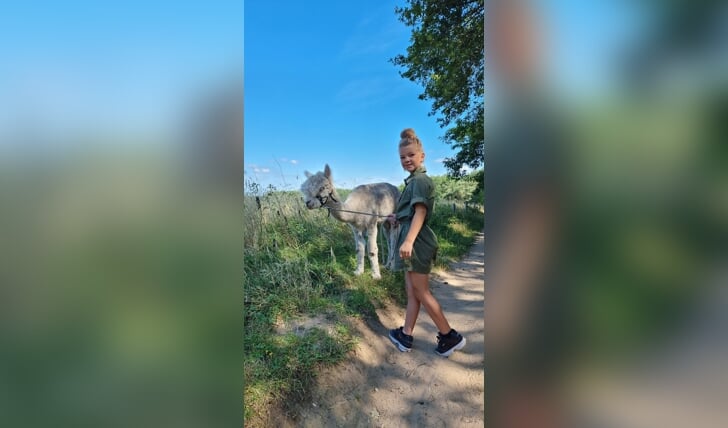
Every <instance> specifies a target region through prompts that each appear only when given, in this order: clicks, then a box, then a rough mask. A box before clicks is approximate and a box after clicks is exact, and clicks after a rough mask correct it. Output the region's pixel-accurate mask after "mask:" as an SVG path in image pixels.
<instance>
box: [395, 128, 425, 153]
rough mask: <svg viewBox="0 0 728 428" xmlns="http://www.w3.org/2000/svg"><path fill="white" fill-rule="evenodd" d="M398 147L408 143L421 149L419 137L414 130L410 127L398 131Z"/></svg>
mask: <svg viewBox="0 0 728 428" xmlns="http://www.w3.org/2000/svg"><path fill="white" fill-rule="evenodd" d="M399 138H400V140H399V147H404V146H409V145H410V144H414V145H415V146H416V147H417V148H418V149H420V150H422V149H423V148H422V141H420V138H419V137H418V136H417V134H415V130H414V129H412V128H407V129H405V130H403V131H402V132H400V133H399Z"/></svg>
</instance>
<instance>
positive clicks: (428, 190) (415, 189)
mask: <svg viewBox="0 0 728 428" xmlns="http://www.w3.org/2000/svg"><path fill="white" fill-rule="evenodd" d="M410 186H412V199H410V207H412V208H413V207H414V206H415V204H425V206H426V207H427V209H428V210H429V209H430V202H431V201H432V198H433V196H434V190H435V189H434V185H433V183H432V180H430V179H429V178H428V177H426V176H421V177H415V179H414V180H412V182H411V183H410Z"/></svg>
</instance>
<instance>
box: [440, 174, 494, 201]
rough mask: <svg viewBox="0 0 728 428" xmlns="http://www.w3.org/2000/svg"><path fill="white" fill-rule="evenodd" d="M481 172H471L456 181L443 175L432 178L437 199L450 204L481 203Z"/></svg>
mask: <svg viewBox="0 0 728 428" xmlns="http://www.w3.org/2000/svg"><path fill="white" fill-rule="evenodd" d="M482 173H483V170H482V169H481V170H479V171H475V172H472V173H470V174H468V175H465V176H462V177H459V178H457V179H455V178H452V177H448V176H445V175H437V176H433V177H432V181H433V183H434V184H435V188H436V189H437V199H439V200H444V201H450V202H478V203H483V198H482V195H483V190H482V189H483V181H482V180H483V174H482Z"/></svg>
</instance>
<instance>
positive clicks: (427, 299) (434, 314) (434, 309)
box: [405, 272, 450, 334]
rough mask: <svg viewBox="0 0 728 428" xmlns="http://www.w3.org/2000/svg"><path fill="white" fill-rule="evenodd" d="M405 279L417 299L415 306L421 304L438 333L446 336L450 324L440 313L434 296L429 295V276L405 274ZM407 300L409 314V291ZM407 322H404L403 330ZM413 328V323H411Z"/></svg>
mask: <svg viewBox="0 0 728 428" xmlns="http://www.w3.org/2000/svg"><path fill="white" fill-rule="evenodd" d="M405 278H407V279H409V284H410V286H411V288H412V292H413V294H414V296H415V297H416V298H417V302H418V304H417V306H418V309H419V305H420V304H422V305H423V306H424V307H425V310H427V314H428V315H429V316H430V318H432V322H434V323H435V326H437V329H438V330H439V332H440V333H443V334H447V333H449V332H450V324H449V323H448V322H447V319H446V318H445V314H443V313H442V308H441V307H440V304H439V303H438V302H437V300H436V299H435V296H433V295H432V293H430V276H429V275H428V274H424V273H417V272H405ZM407 296H408V299H407V312H408V313H409V302H410V299H409V291H408V294H407ZM406 326H407V322H406V320H405V328H406ZM413 327H414V322H413Z"/></svg>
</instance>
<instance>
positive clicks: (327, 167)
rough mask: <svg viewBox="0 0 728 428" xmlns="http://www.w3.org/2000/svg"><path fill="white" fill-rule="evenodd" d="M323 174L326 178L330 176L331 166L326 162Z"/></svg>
mask: <svg viewBox="0 0 728 428" xmlns="http://www.w3.org/2000/svg"><path fill="white" fill-rule="evenodd" d="M324 175H325V176H326V178H331V168H330V167H329V164H326V166H325V167H324Z"/></svg>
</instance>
